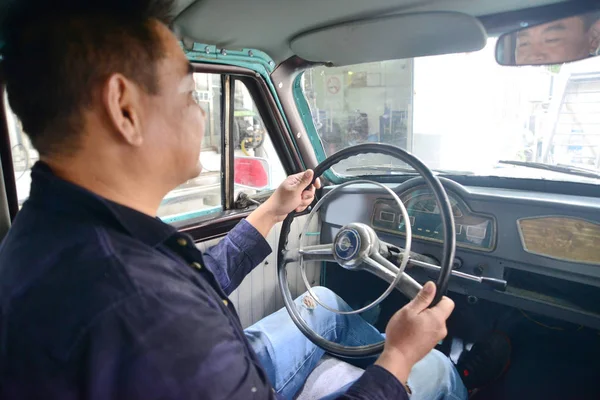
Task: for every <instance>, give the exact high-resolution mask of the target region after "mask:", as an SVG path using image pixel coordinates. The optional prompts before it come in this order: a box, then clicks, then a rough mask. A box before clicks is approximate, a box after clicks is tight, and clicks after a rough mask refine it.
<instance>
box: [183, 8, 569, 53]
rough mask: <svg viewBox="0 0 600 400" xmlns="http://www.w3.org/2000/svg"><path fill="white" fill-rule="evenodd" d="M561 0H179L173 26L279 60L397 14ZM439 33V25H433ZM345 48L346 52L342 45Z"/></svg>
mask: <svg viewBox="0 0 600 400" xmlns="http://www.w3.org/2000/svg"><path fill="white" fill-rule="evenodd" d="M559 2H562V1H560V0H527V1H523V0H503V1H498V0H370V1H365V0H302V1H300V0H197V1H194V0H178V1H177V6H176V11H177V14H178V16H177V18H176V19H175V23H174V27H175V30H176V32H177V33H178V34H179V35H181V36H182V37H187V38H189V39H191V40H193V41H196V42H199V43H207V44H212V45H217V46H218V47H220V48H226V49H232V50H233V49H242V48H253V49H259V50H262V51H264V52H266V53H267V54H269V55H270V56H271V57H272V58H273V59H274V60H275V61H276V62H280V61H283V60H285V59H287V58H289V57H290V56H292V55H293V51H292V50H291V48H290V42H291V41H292V39H294V38H296V37H297V36H299V35H300V34H302V33H305V32H310V31H312V30H315V29H319V28H323V27H327V26H332V25H336V24H339V23H342V22H347V21H357V20H362V19H369V18H376V17H381V16H386V15H392V14H404V13H414V12H429V11H455V12H462V13H466V14H469V15H472V16H476V17H480V16H486V15H493V14H498V13H503V12H508V11H515V10H520V9H524V8H531V7H537V6H543V5H548V4H553V3H559ZM431 29H432V31H434V32H435V30H436V26H432V27H431ZM342 51H346V50H344V49H342Z"/></svg>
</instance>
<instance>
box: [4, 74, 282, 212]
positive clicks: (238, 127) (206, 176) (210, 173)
mask: <svg viewBox="0 0 600 400" xmlns="http://www.w3.org/2000/svg"><path fill="white" fill-rule="evenodd" d="M221 78H222V75H221V74H210V73H194V81H195V85H196V92H197V93H196V96H197V98H198V99H199V100H200V104H201V106H202V107H203V109H204V111H205V112H206V122H205V131H204V138H203V140H202V149H201V152H200V160H199V163H200V164H201V165H202V172H201V173H200V175H199V176H197V177H196V178H194V179H190V180H189V181H187V182H185V183H183V184H182V185H180V186H179V187H177V188H175V189H174V190H172V191H171V192H169V193H168V194H167V195H166V196H165V198H164V199H163V201H162V203H161V205H160V207H159V209H158V213H157V214H158V217H160V218H161V219H162V220H163V221H165V222H168V223H175V222H180V221H185V220H188V219H191V218H197V217H202V216H205V215H209V214H211V213H215V212H219V211H221V210H222V209H223V201H224V199H222V195H221V185H222V179H223V176H222V168H221V158H222V148H221V141H222V131H223V129H222V126H221V121H222V113H221V96H222V90H221ZM234 87H235V97H234V107H233V113H234V115H233V127H232V128H233V138H234V140H233V143H232V147H233V152H234V165H233V169H234V198H237V196H238V195H239V194H240V193H241V192H243V193H245V194H247V195H254V194H257V193H260V192H264V191H269V190H273V189H275V188H277V187H278V186H279V184H280V183H281V182H282V181H283V180H284V179H285V178H286V176H287V175H286V173H285V170H284V168H283V166H282V164H281V161H280V160H279V156H278V155H277V153H276V151H275V148H274V146H273V143H272V142H271V138H270V137H269V135H268V132H267V130H266V127H265V124H264V122H263V120H262V118H261V117H260V115H259V113H258V109H257V107H256V104H255V102H254V100H253V98H252V96H251V94H250V92H249V90H248V88H247V87H246V86H245V85H244V83H242V82H240V81H235V86H234ZM3 95H4V96H5V102H4V103H5V105H6V111H7V112H6V114H7V121H8V128H9V129H8V130H9V134H10V143H11V147H12V157H13V166H14V171H15V181H16V186H17V195H18V201H19V208H20V207H21V206H22V204H23V203H24V202H25V200H27V198H28V197H29V190H30V186H31V178H30V171H31V167H32V166H33V165H34V164H35V162H36V161H38V160H39V155H38V153H37V151H36V150H35V149H34V148H33V147H32V145H31V143H30V141H29V138H28V137H27V135H26V134H25V133H24V132H23V129H22V127H21V123H20V121H19V119H18V118H17V117H16V115H14V113H13V112H12V110H11V109H10V106H9V104H8V100H7V98H6V92H4V93H3Z"/></svg>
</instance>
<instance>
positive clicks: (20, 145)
mask: <svg viewBox="0 0 600 400" xmlns="http://www.w3.org/2000/svg"><path fill="white" fill-rule="evenodd" d="M3 96H4V104H5V106H6V109H5V111H6V122H7V123H8V134H9V136H10V146H11V153H12V161H13V169H14V172H15V183H16V186H17V199H18V201H19V209H20V208H21V206H22V205H23V203H24V202H25V200H27V198H28V197H29V189H30V187H31V174H30V172H31V167H32V166H33V164H35V162H36V161H38V160H39V154H38V152H37V151H36V150H35V149H34V148H33V146H32V145H31V142H30V141H29V137H27V135H25V133H24V132H23V127H22V125H21V121H19V119H18V118H17V116H16V115H15V114H14V113H13V112H12V110H11V109H10V105H9V104H8V96H7V95H6V91H4V93H3Z"/></svg>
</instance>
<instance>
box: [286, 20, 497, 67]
mask: <svg viewBox="0 0 600 400" xmlns="http://www.w3.org/2000/svg"><path fill="white" fill-rule="evenodd" d="M486 39H487V35H486V33H485V29H484V27H483V25H482V24H481V22H479V20H478V19H477V18H475V17H473V16H470V15H467V14H461V13H456V12H423V13H411V14H401V15H393V16H387V17H381V18H376V19H368V20H360V21H354V22H345V23H342V24H338V25H332V26H328V27H326V28H321V29H317V30H313V31H309V32H306V33H303V34H300V35H299V36H297V37H296V38H294V39H292V41H291V42H290V48H291V50H292V51H293V52H294V53H295V54H296V55H298V56H299V57H302V58H303V59H305V60H308V61H315V62H330V63H332V64H333V65H349V64H358V63H365V62H373V61H383V60H392V59H402V58H412V57H421V56H432V55H438V54H448V53H463V52H469V51H476V50H480V49H482V48H483V47H484V46H485V44H486Z"/></svg>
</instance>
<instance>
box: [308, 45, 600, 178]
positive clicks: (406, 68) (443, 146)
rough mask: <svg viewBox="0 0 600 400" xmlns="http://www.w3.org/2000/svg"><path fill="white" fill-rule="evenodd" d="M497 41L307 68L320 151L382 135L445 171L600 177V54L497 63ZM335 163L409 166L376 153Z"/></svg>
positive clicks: (387, 169)
mask: <svg viewBox="0 0 600 400" xmlns="http://www.w3.org/2000/svg"><path fill="white" fill-rule="evenodd" d="M495 44H496V40H495V39H494V38H492V39H489V40H488V43H487V46H486V47H485V48H484V49H483V50H481V51H479V52H474V53H468V54H451V55H443V56H435V57H423V58H415V59H408V60H393V61H383V62H375V63H368V64H359V65H351V66H345V67H334V68H327V67H317V68H313V69H310V70H308V71H306V72H305V73H304V74H303V75H302V78H301V79H302V87H303V90H304V95H305V98H306V101H307V102H308V105H309V107H310V109H311V113H312V117H313V121H314V124H315V127H316V128H317V132H318V135H319V138H320V142H321V144H322V147H323V150H324V152H325V155H327V156H328V155H331V154H333V153H334V152H336V151H338V150H341V149H343V148H346V147H349V146H352V145H355V144H358V143H364V142H382V143H389V144H393V145H396V146H399V147H401V148H403V149H406V150H408V151H409V152H411V153H413V154H414V155H416V156H417V157H419V158H420V159H421V160H422V161H423V162H425V164H427V165H428V166H429V167H430V168H432V169H434V170H437V172H438V173H441V174H444V173H445V174H458V175H466V174H469V175H471V174H474V175H489V176H506V177H515V178H532V179H553V180H567V181H578V182H588V183H593V184H600V179H598V178H596V177H595V176H596V175H597V174H600V57H598V58H590V59H587V60H583V61H578V62H574V63H571V64H564V65H557V66H534V67H503V66H500V65H498V64H497V63H496V61H495V58H494V48H495ZM319 150H320V149H317V154H319ZM321 153H322V151H321ZM512 161H517V163H516V164H518V165H514V163H511V162H512ZM546 165H551V166H553V167H552V168H550V169H548V168H544V167H545V166H546ZM540 167H542V168H540ZM334 170H335V172H336V173H338V174H340V175H352V176H354V175H373V174H377V175H382V174H407V173H411V172H412V169H411V168H410V167H409V166H407V165H406V164H403V163H402V162H399V161H398V160H395V159H392V158H391V157H389V156H383V155H374V154H368V155H360V156H356V157H353V158H351V159H348V160H346V161H344V162H342V163H340V164H338V165H337V166H335V167H334ZM578 172H580V173H578ZM599 176H600V175H599Z"/></svg>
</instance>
